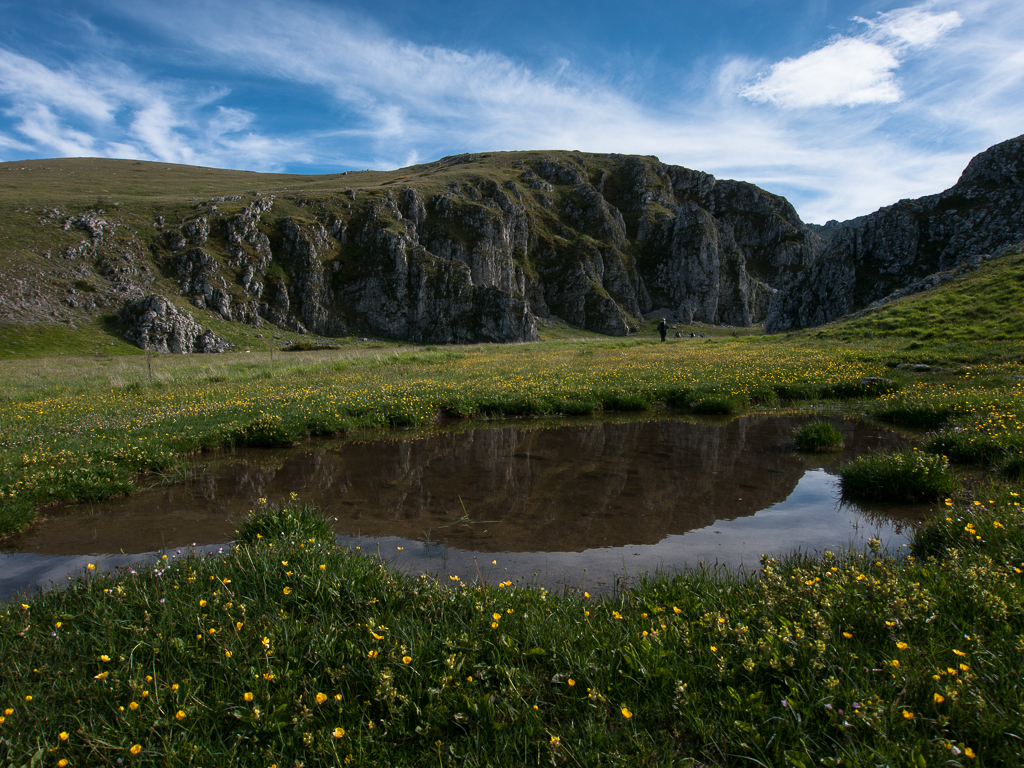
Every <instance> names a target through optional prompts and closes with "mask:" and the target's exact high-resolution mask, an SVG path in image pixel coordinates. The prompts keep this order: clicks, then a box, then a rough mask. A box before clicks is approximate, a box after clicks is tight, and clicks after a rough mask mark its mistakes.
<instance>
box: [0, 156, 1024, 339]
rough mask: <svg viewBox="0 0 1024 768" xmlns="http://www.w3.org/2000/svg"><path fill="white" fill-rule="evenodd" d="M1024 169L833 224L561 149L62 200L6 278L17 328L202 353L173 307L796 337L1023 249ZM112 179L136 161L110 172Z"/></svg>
mask: <svg viewBox="0 0 1024 768" xmlns="http://www.w3.org/2000/svg"><path fill="white" fill-rule="evenodd" d="M1022 152H1024V137H1021V138H1018V139H1013V140H1011V141H1008V142H1004V143H1002V144H999V145H997V146H995V147H993V148H992V149H990V150H988V151H987V152H984V153H982V154H981V155H979V156H978V157H976V158H975V159H974V160H972V161H971V163H970V165H969V166H968V167H967V169H966V170H965V171H964V173H963V176H962V177H961V179H960V181H959V182H958V183H957V184H956V186H954V187H953V188H951V189H949V190H947V191H946V192H943V193H941V194H938V195H932V196H930V197H925V198H921V199H920V200H903V201H900V202H899V203H897V204H896V205H893V206H889V207H887V208H883V209H881V210H879V211H877V212H876V213H873V214H871V215H869V216H863V217H860V218H858V219H854V220H852V221H848V222H844V223H839V222H829V223H828V224H827V225H825V226H820V227H819V226H809V225H805V224H804V223H803V222H802V221H801V220H800V217H799V216H798V215H797V213H796V211H795V210H794V208H793V206H792V205H791V204H790V203H789V202H788V201H787V200H786V199H785V198H783V197H780V196H778V195H774V194H772V193H770V192H767V191H765V190H763V189H760V188H758V187H756V186H754V185H752V184H748V183H745V182H741V181H729V180H721V179H716V178H715V177H714V176H711V175H710V174H707V173H703V172H701V171H696V170H691V169H687V168H683V167H679V166H673V165H668V164H666V163H662V162H661V161H659V160H658V159H657V158H655V157H641V156H635V155H606V154H590V153H582V152H560V151H551V152H494V153H484V154H473V155H458V156H453V157H446V158H442V159H441V160H439V161H437V162H433V163H428V164H425V165H420V166H415V167H412V168H406V169H401V170H398V171H392V172H386V173H385V172H374V173H373V174H372V175H363V174H362V173H346V174H342V175H340V176H333V177H319V178H314V179H311V180H308V181H306V180H304V181H303V182H302V183H301V184H300V186H298V187H290V186H283V187H277V188H276V189H275V194H276V197H275V195H271V194H268V193H267V192H266V191H262V192H261V191H256V190H248V191H245V192H244V193H240V194H224V195H218V196H216V197H214V198H212V199H208V200H198V199H192V200H191V202H190V203H188V202H185V201H184V200H178V201H176V202H175V203H174V204H173V205H171V204H168V203H166V202H163V203H149V202H133V203H125V204H122V203H121V202H119V201H114V202H113V203H112V204H111V206H108V207H106V208H105V209H104V210H99V209H94V208H86V207H84V206H83V207H81V208H80V209H78V210H75V207H74V206H72V205H68V204H65V203H63V202H62V203H61V206H59V207H52V208H50V207H47V208H44V209H43V210H42V215H39V212H38V211H33V212H32V213H31V214H30V213H29V208H26V209H24V211H23V212H19V213H18V214H17V215H19V216H25V217H26V221H25V222H22V224H20V225H23V226H30V225H31V226H38V227H39V228H40V229H39V230H38V231H39V233H40V237H39V241H38V243H35V244H34V247H33V249H32V251H33V252H34V253H35V254H37V256H38V258H35V259H29V260H23V261H24V263H23V264H22V263H19V264H18V265H16V268H14V269H6V268H5V269H4V271H0V314H2V316H3V318H4V319H7V320H10V321H18V322H71V323H73V322H77V321H78V320H80V319H90V318H95V317H96V316H97V315H99V314H105V313H111V312H116V311H118V310H119V309H121V308H124V312H125V317H129V318H130V319H131V323H132V326H131V327H132V330H131V331H130V338H131V339H132V340H133V341H134V342H135V343H139V344H141V345H144V346H146V348H151V349H164V348H166V349H168V350H171V349H173V350H174V351H188V352H191V351H196V350H199V349H205V348H210V349H214V348H218V346H219V344H218V342H217V341H212V340H211V341H202V340H201V339H202V338H203V333H204V332H203V331H202V330H201V329H200V330H199V331H196V330H195V329H194V328H193V327H192V325H190V323H195V322H196V321H195V319H193V318H192V317H191V316H189V315H187V314H185V313H183V312H182V311H181V310H179V309H177V308H175V306H174V305H173V304H171V303H170V301H169V300H168V299H167V298H166V297H169V296H171V294H172V293H173V292H174V291H177V292H178V293H179V294H180V295H181V296H182V297H184V298H185V301H186V302H188V303H191V305H192V306H193V307H195V313H196V318H199V317H201V314H199V313H206V312H213V313H216V315H217V317H218V321H220V320H223V321H229V322H234V323H244V324H246V325H249V326H255V327H260V326H263V325H265V324H270V325H273V326H277V327H280V328H284V329H289V330H291V331H295V332H298V333H309V334H314V335H317V336H321V337H330V336H343V335H360V336H364V335H372V336H381V337H390V338H396V339H407V340H410V341H415V342H420V343H437V344H449V343H473V342H520V341H531V340H535V339H537V338H538V332H537V327H538V319H550V320H553V321H559V320H560V321H564V322H565V323H568V324H570V325H572V326H576V327H577V328H582V329H587V330H590V331H594V332H598V333H603V334H610V335H618V336H622V335H626V334H629V333H632V332H634V331H635V329H636V328H637V327H638V326H639V324H640V323H642V322H643V320H644V318H645V317H651V316H653V315H654V314H655V313H656V314H657V315H659V316H664V317H666V318H667V319H669V321H670V322H679V323H687V324H690V323H710V324H718V325H733V326H746V325H754V324H758V323H761V322H764V323H765V327H766V329H767V330H769V331H773V332H775V331H784V330H787V329H789V328H795V327H802V326H809V325H818V324H821V323H825V322H829V321H830V320H833V319H836V318H838V317H841V316H844V315H846V314H849V313H851V312H855V311H858V310H860V309H863V308H865V307H869V306H871V305H872V304H874V303H877V302H879V301H884V300H886V298H887V297H895V296H899V295H903V293H905V292H908V291H914V290H918V289H920V288H922V287H927V286H929V285H934V284H937V283H938V282H940V281H941V280H942V279H945V278H944V277H943V275H949V274H953V273H955V272H956V271H957V270H963V269H968V268H971V267H972V266H974V265H977V264H980V263H981V261H982V260H983V259H984V258H985V257H987V256H990V255H994V254H997V253H999V252H1000V249H1003V248H1005V247H1006V246H1008V245H1010V244H1012V243H1017V242H1020V241H1021V240H1024V158H1022ZM107 162H110V163H117V162H122V161H95V163H107ZM90 163H92V164H95V163H93V161H90ZM134 165H138V163H134V164H133V168H134ZM90 167H92V165H90ZM135 172H141V171H135V170H133V173H135ZM159 172H160V173H164V172H166V166H165V165H164V166H159ZM225 173H228V172H225ZM241 178H242V177H239V181H238V183H239V186H238V187H235V188H234V189H232V192H237V191H238V190H239V189H240V188H241V184H243V183H249V182H248V179H246V181H245V182H242V181H241ZM261 183H262V182H261ZM268 183H273V182H272V181H271V182H268ZM288 183H289V184H290V183H291V182H288ZM345 185H351V186H345ZM29 216H31V217H32V218H31V219H29V218H28V217H29ZM54 225H56V226H54ZM61 225H63V226H61ZM46 228H49V230H48V231H47V229H46ZM54 230H59V232H57V233H54ZM47 238H49V239H47ZM161 296H162V297H164V298H163V299H161V298H160V297H161ZM176 300H177V299H176ZM180 303H181V304H184V302H180ZM143 315H146V316H147V319H146V320H145V322H144V323H143V324H142V325H139V323H140V322H142V321H141V320H140V318H141V317H142V316H143ZM186 318H187V320H186ZM197 339H199V341H197Z"/></svg>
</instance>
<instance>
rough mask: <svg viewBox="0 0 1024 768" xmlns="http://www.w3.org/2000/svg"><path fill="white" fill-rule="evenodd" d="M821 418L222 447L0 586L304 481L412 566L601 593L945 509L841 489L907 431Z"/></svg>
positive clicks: (53, 536)
mask: <svg viewBox="0 0 1024 768" xmlns="http://www.w3.org/2000/svg"><path fill="white" fill-rule="evenodd" d="M808 418H809V417H807V416H766V415H754V416H743V417H740V418H735V419H731V420H728V421H717V422H710V421H705V422H693V421H687V420H683V419H671V418H669V419H657V420H652V419H650V418H649V417H648V418H646V419H635V420H615V421H611V420H587V421H578V422H575V423H572V424H565V423H559V424H544V423H539V422H527V423H517V424H508V423H503V424H501V425H500V426H476V425H474V426H472V427H470V428H460V429H456V430H449V431H443V430H439V431H433V432H423V433H401V434H399V435H398V436H395V435H394V434H392V435H390V436H388V437H387V438H386V439H380V436H379V435H375V436H373V439H363V440H359V439H348V440H344V441H325V442H319V443H307V444H303V445H302V446H298V447H295V448H291V449H287V450H250V451H239V452H237V453H235V454H232V455H227V456H224V455H222V456H215V457H213V458H211V459H208V460H204V461H202V462H196V464H195V467H194V469H195V470H196V472H197V474H198V477H197V478H195V479H194V480H192V481H190V482H187V483H185V484H181V485H174V486H167V487H162V488H152V489H149V490H145V491H142V492H141V493H139V494H137V495H135V496H132V497H131V498H128V499H120V500H116V501H113V502H108V503H104V504H98V505H93V506H91V507H82V506H79V507H70V508H67V509H66V510H64V511H63V512H62V513H60V514H56V515H54V516H52V517H49V518H48V519H46V520H43V521H41V522H40V523H38V524H37V525H35V526H34V527H33V528H32V530H31V531H29V532H28V533H27V534H26V535H25V536H23V537H21V538H20V539H19V540H18V541H16V542H13V546H12V547H10V548H8V551H7V553H5V554H3V555H0V599H5V598H7V597H9V596H10V595H12V594H13V593H14V592H16V591H17V590H20V589H24V588H26V587H27V586H29V585H31V584H33V583H37V584H45V583H47V582H50V581H53V582H60V581H61V580H66V578H67V575H68V573H69V572H71V571H73V570H75V569H78V568H82V567H84V566H85V564H86V563H89V562H91V563H97V564H98V565H99V566H100V567H101V568H103V569H105V568H110V567H116V566H119V565H124V564H127V563H129V562H139V561H140V560H143V559H145V555H146V553H153V552H157V551H167V550H171V551H172V553H173V552H176V551H177V550H179V549H182V548H192V547H196V548H199V549H203V550H204V551H210V550H213V551H216V550H217V549H218V548H220V547H222V546H226V544H225V542H230V541H231V540H232V539H233V538H234V536H235V529H236V527H237V525H238V523H239V522H240V521H241V520H242V519H243V518H244V516H245V514H246V513H247V512H248V510H250V509H252V508H253V506H254V505H255V504H256V503H257V500H258V499H260V498H265V499H268V500H270V501H271V502H276V501H284V500H286V499H287V498H288V497H289V495H290V494H292V493H296V494H298V496H299V499H300V500H301V501H303V502H306V503H309V504H313V505H315V506H317V507H319V508H321V509H322V510H323V511H324V512H325V513H326V514H327V515H328V516H329V517H330V518H331V519H332V521H333V523H334V526H335V530H336V531H337V533H338V535H339V537H340V541H341V542H342V543H343V544H345V545H347V546H352V547H355V546H359V547H361V549H362V551H364V552H379V553H380V555H381V556H382V557H384V558H385V559H387V560H388V561H391V562H393V563H395V564H396V565H397V566H398V567H400V568H401V569H403V570H406V571H408V572H412V573H432V574H455V575H459V576H460V577H461V578H463V579H466V578H472V579H476V578H477V568H479V569H480V572H481V573H482V575H483V576H484V577H485V578H488V579H491V580H494V581H498V580H502V579H512V580H517V579H523V580H526V581H529V582H530V583H539V584H543V585H545V586H547V587H548V589H557V588H561V587H562V586H572V587H581V586H584V585H585V586H586V587H587V588H588V589H591V590H593V591H604V590H607V589H609V588H611V587H612V586H613V585H614V584H616V583H617V582H619V581H621V580H623V579H628V578H630V577H633V576H636V575H637V574H639V573H643V572H651V571H655V570H663V571H672V570H676V569H681V568H684V567H687V566H696V565H698V564H705V565H712V564H715V563H718V564H722V565H726V566H729V567H734V568H739V567H745V568H750V569H754V568H756V567H757V565H758V561H759V558H760V556H761V555H762V554H765V553H771V554H783V553H787V552H791V551H794V550H798V549H799V550H802V551H806V552H814V551H823V550H825V549H833V550H835V549H839V548H843V547H850V546H853V547H860V546H863V545H864V544H865V543H866V542H867V539H868V538H869V537H877V538H880V539H881V540H882V541H883V544H886V545H887V546H889V548H890V549H896V548H897V547H899V546H900V545H901V544H902V543H904V542H905V541H907V540H908V539H907V536H908V533H907V528H908V525H910V524H913V523H914V522H917V521H918V520H920V519H921V518H923V517H924V516H926V515H927V514H928V513H929V511H930V509H931V508H930V507H928V506H911V507H908V506H894V507H890V508H879V507H873V508H870V509H866V508H863V507H860V506H856V505H851V504H842V503H840V500H839V492H838V478H836V477H835V475H834V474H833V473H834V472H835V470H836V467H837V466H838V464H839V463H841V462H842V461H847V460H849V459H850V458H852V457H853V456H855V455H859V454H862V453H866V452H868V451H870V450H873V449H877V448H885V449H892V448H896V447H901V446H903V445H905V441H904V440H903V439H902V438H900V437H899V436H897V435H895V434H894V433H891V432H888V431H886V430H884V429H881V428H879V427H876V426H872V425H870V424H866V423H863V422H860V421H857V420H853V419H849V420H844V419H838V418H837V419H835V420H834V423H835V424H836V426H837V427H838V428H839V429H840V431H841V432H842V433H843V437H844V444H845V448H844V450H843V451H842V452H841V453H837V454H835V455H833V456H828V457H822V456H812V457H807V456H804V455H801V454H798V453H796V452H794V451H793V449H792V438H791V434H792V431H793V429H794V428H795V427H797V426H799V425H801V424H803V423H805V422H806V421H807V420H808ZM111 553H116V554H111Z"/></svg>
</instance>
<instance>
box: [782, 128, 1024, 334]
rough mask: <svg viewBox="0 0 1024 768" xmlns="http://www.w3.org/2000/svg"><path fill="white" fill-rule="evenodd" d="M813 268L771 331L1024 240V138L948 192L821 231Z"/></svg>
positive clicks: (876, 297)
mask: <svg viewBox="0 0 1024 768" xmlns="http://www.w3.org/2000/svg"><path fill="white" fill-rule="evenodd" d="M822 234H823V235H824V236H825V237H826V238H827V243H826V245H825V248H824V250H823V252H822V253H821V255H820V256H819V257H818V258H817V259H816V260H815V261H814V263H813V265H812V266H811V268H810V269H809V270H807V271H805V272H804V273H802V274H800V275H799V277H798V278H797V279H796V280H795V281H793V282H792V283H791V284H790V285H789V286H788V287H786V288H784V289H782V290H781V291H780V292H779V293H778V294H777V295H776V296H775V298H774V299H773V301H772V303H771V306H770V309H769V312H768V316H767V318H766V319H765V330H766V331H768V332H769V333H774V332H778V331H785V330H788V329H790V328H795V327H802V326H815V325H822V324H824V323H827V322H830V321H832V320H836V319H838V318H840V317H842V316H844V315H847V314H850V313H851V312H855V311H857V310H859V309H862V308H864V307H868V306H871V305H872V304H875V303H878V302H882V301H885V300H886V298H887V297H889V296H891V295H893V294H896V295H899V294H900V293H902V292H905V291H906V290H907V289H908V287H913V286H914V285H920V286H923V287H926V286H929V285H931V284H934V283H935V282H936V281H935V280H931V279H929V277H930V276H932V275H934V274H935V273H943V272H947V273H948V272H951V271H955V270H958V269H963V268H970V267H971V266H972V265H976V264H977V263H980V260H981V259H983V258H984V257H986V256H989V255H993V254H998V253H999V252H1000V251H1001V250H1002V249H1004V248H1006V247H1008V246H1012V245H1015V244H1017V243H1019V242H1020V241H1021V240H1024V136H1022V137H1018V138H1016V139H1011V140H1010V141H1005V142H1003V143H1002V144H997V145H996V146H994V147H992V148H991V149H989V150H987V151H985V152H983V153H981V154H980V155H978V156H977V157H975V158H974V159H973V160H971V162H970V164H969V165H968V166H967V168H966V170H965V171H964V172H963V174H962V175H961V177H960V180H959V181H958V182H957V183H956V185H954V186H953V187H951V188H950V189H947V190H946V191H945V192H942V193H941V194H938V195H931V196H929V197H922V198H920V199H918V200H901V201H900V202H898V203H896V204H895V205H891V206H889V207H887V208H882V209H880V210H878V211H876V212H875V213H872V214H870V215H868V216H862V217H860V218H857V219H852V220H851V221H847V222H843V223H842V224H839V223H837V222H830V223H829V224H828V225H826V227H824V228H822Z"/></svg>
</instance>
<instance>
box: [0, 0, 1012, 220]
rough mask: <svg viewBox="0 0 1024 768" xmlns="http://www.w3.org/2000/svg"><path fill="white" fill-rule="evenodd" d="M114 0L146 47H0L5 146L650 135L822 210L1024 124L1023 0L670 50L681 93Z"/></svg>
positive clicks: (348, 163)
mask: <svg viewBox="0 0 1024 768" xmlns="http://www.w3.org/2000/svg"><path fill="white" fill-rule="evenodd" d="M116 2H117V0H110V2H109V3H106V5H108V6H111V7H113V8H114V9H115V10H116V12H117V13H118V14H119V15H120V16H123V17H124V18H130V19H131V20H132V23H133V24H135V25H136V27H135V28H136V29H141V30H145V44H144V45H143V44H140V45H138V46H133V45H130V44H128V43H125V44H124V45H122V46H115V47H113V48H112V50H111V51H109V52H107V54H106V58H99V57H98V56H96V55H95V54H92V53H90V50H89V49H88V48H82V49H80V50H79V49H72V48H69V49H68V50H75V51H76V53H75V54H74V55H73V56H72V57H71V58H65V59H63V60H61V59H58V61H61V63H60V64H57V65H54V64H52V63H49V64H43V63H41V62H40V61H36V60H33V59H32V58H30V57H28V56H25V55H23V54H22V53H19V52H15V51H4V50H2V49H0V107H2V108H3V109H4V112H5V114H6V116H7V118H8V120H7V122H6V123H3V122H0V149H2V148H4V147H9V148H10V150H9V151H5V152H4V154H5V155H6V156H7V157H10V156H11V153H12V152H19V153H21V152H24V151H25V149H24V148H25V147H30V148H31V149H32V151H34V152H38V153H44V154H45V153H49V154H54V153H57V154H62V155H68V154H92V155H104V156H118V157H140V158H149V159H159V160H164V161H168V162H183V163H192V164H201V165H217V166H223V167H234V168H246V169H253V170H302V169H310V170H313V169H315V170H319V171H322V172H327V171H332V170H336V169H345V168H367V167H375V168H393V167H399V166H402V165H408V164H411V163H414V162H422V161H424V160H430V159H434V158H437V157H439V156H441V155H444V154H451V153H457V152H465V151H484V150H494V149H545V148H562V149H581V150H584V151H594V152H623V153H639V154H655V155H658V156H660V157H661V158H662V159H663V160H665V161H667V162H672V163H678V164H680V165H686V166H689V167H693V168H699V169H701V170H705V171H709V172H712V173H714V174H716V175H718V176H720V177H731V178H740V179H744V180H748V181H753V182H755V183H758V184H761V185H762V186H764V187H766V188H767V189H770V190H772V191H776V192H780V193H782V194H786V195H787V196H788V197H790V199H791V200H793V202H794V203H795V204H796V205H797V207H798V210H799V211H800V213H801V215H802V216H803V217H804V218H805V219H807V220H810V221H825V220H826V219H828V218H840V219H842V218H848V217H851V216H855V215H859V214H863V213H867V212H869V211H871V210H873V209H874V208H877V207H878V206H880V205H883V204H888V203H891V202H894V201H895V200H897V199H899V198H902V197H916V196H919V195H922V194H927V193H931V192H936V191H939V190H940V189H942V188H944V187H946V186H949V185H950V184H952V183H953V182H954V181H955V180H956V178H957V176H958V174H959V172H960V171H961V170H962V169H963V167H964V166H965V165H966V163H967V161H968V160H969V158H970V157H971V156H972V155H973V154H975V153H976V152H978V151H980V150H981V149H984V148H985V147H986V146H988V145H990V144H992V143H995V142H996V141H999V140H1002V139H1005V138H1009V137H1011V136H1013V135H1015V134H1017V133H1021V132H1024V90H1022V85H1024V52H1022V51H1021V46H1020V44H1019V41H1020V39H1024V7H1021V6H1020V4H1019V2H1015V1H1014V0H941V1H940V0H936V1H935V2H929V3H925V4H919V5H916V6H908V7H907V8H902V9H896V10H891V11H888V12H886V13H881V14H877V15H876V16H874V17H872V18H870V19H865V18H854V19H850V20H848V23H849V24H850V25H851V27H850V29H849V30H848V31H847V34H844V35H841V36H838V37H832V38H829V39H828V40H825V41H824V43H823V44H822V43H821V42H820V41H818V42H815V41H813V40H812V41H809V42H808V45H807V49H806V52H801V51H796V54H795V55H794V56H792V57H791V58H787V59H784V60H782V61H779V62H776V63H775V64H770V63H765V62H761V61H757V60H753V59H750V58H747V57H743V56H733V57H725V58H719V59H717V60H716V61H714V62H711V63H708V62H707V61H705V62H703V63H702V65H701V67H702V68H701V70H700V71H699V72H698V70H697V68H696V65H691V64H686V65H680V64H678V62H677V63H675V64H674V65H673V66H676V67H677V69H676V72H677V73H678V79H679V81H680V82H683V81H687V82H689V83H690V87H688V88H687V89H686V90H685V96H684V95H683V93H684V92H683V90H682V89H680V90H679V92H678V93H673V92H666V91H664V90H662V91H660V92H657V93H654V92H645V90H644V87H645V86H644V81H643V78H641V77H638V76H635V73H628V72H626V73H622V75H621V77H620V78H619V79H617V80H611V79H608V77H607V76H606V75H605V74H600V73H596V72H594V71H591V70H588V69H586V68H584V67H582V66H581V65H580V64H579V62H574V61H571V60H568V59H566V58H564V57H562V56H561V55H559V56H557V57H553V58H552V59H550V60H548V61H543V60H542V61H540V63H535V64H534V65H532V66H530V65H527V64H526V63H524V62H523V61H521V60H518V59H516V58H514V57H512V56H509V55H505V54H504V53H502V52H501V51H500V50H494V49H483V48H479V49H469V48H467V49H463V50H454V49H452V48H449V47H444V46H440V45H429V44H422V43H413V42H411V41H409V40H406V39H402V38H400V37H396V36H395V35H393V34H390V33H389V32H388V31H387V30H386V29H384V28H383V27H381V26H379V25H377V24H375V23H374V22H373V21H372V20H368V19H367V18H365V17H357V16H353V15H352V14H351V13H349V12H345V11H344V10H340V9H339V8H338V6H336V5H334V4H324V3H317V2H305V3H302V2H299V3H295V2H293V3H289V4H288V5H287V7H285V6H284V5H283V4H280V3H276V2H271V0H255V1H254V2H247V3H246V4H245V5H244V6H243V5H242V4H241V3H240V2H238V1H237V0H225V2H221V3H216V4H208V3H199V2H187V0H186V1H185V2H183V3H176V4H174V5H173V7H172V6H170V5H167V4H158V3H149V2H132V3H127V2H124V0H121V2H122V4H121V5H119V6H115V5H114V3H116ZM954 2H955V5H954ZM110 34H113V33H112V32H111V33H110ZM75 56H77V58H75ZM698 74H699V77H697V75H698Z"/></svg>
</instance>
